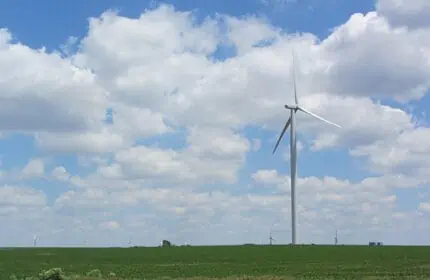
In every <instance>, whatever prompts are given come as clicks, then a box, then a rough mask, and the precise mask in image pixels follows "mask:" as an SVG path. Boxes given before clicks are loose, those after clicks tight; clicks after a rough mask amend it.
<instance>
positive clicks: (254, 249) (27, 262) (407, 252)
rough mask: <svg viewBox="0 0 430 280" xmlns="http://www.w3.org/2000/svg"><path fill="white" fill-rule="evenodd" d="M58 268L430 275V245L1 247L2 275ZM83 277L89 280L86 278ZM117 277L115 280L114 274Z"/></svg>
mask: <svg viewBox="0 0 430 280" xmlns="http://www.w3.org/2000/svg"><path fill="white" fill-rule="evenodd" d="M54 267H60V268H62V269H63V271H64V272H65V273H67V274H75V273H77V274H81V275H85V273H86V272H88V271H90V270H93V269H100V271H101V272H102V273H103V274H104V275H108V274H109V273H110V272H113V273H115V275H116V276H117V277H118V279H144V278H145V279H148V278H163V277H168V278H189V277H203V278H207V277H211V278H212V277H216V278H221V277H241V276H250V277H251V276H252V277H251V278H261V279H263V278H265V279H270V278H272V279H275V278H277V277H276V276H282V277H284V278H285V279H303V278H307V279H328V278H331V279H333V278H336V279H363V278H364V279H378V278H381V279H405V278H404V277H406V276H409V277H410V276H413V277H412V278H409V279H413V278H422V279H423V278H424V279H430V247H401V246H398V247H394V246H393V247H391V246H383V247H367V246H297V247H290V246H216V247H194V246H193V247H172V248H106V249H90V248H88V249H78V248H76V249H75V248H31V249H5V250H0V279H1V280H3V279H9V276H10V275H11V274H15V275H16V276H18V278H22V277H23V276H32V275H37V274H38V272H40V271H41V270H43V269H49V268H54ZM85 279H87V278H85ZM115 279H116V278H115Z"/></svg>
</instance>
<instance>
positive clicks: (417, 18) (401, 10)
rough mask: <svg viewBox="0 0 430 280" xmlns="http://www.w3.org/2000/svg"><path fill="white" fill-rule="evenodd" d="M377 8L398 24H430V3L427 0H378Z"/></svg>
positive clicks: (416, 25) (416, 26)
mask: <svg viewBox="0 0 430 280" xmlns="http://www.w3.org/2000/svg"><path fill="white" fill-rule="evenodd" d="M376 9H377V11H378V13H380V14H381V15H382V16H384V17H386V18H387V19H388V21H389V22H390V23H391V24H393V25H396V26H407V27H410V28H421V27H429V26H430V3H429V2H428V1H427V0H378V1H377V2H376Z"/></svg>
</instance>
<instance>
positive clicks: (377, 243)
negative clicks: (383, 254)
mask: <svg viewBox="0 0 430 280" xmlns="http://www.w3.org/2000/svg"><path fill="white" fill-rule="evenodd" d="M382 245H383V243H382V242H380V241H377V242H374V241H370V242H369V246H382Z"/></svg>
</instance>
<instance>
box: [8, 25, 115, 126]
mask: <svg viewBox="0 0 430 280" xmlns="http://www.w3.org/2000/svg"><path fill="white" fill-rule="evenodd" d="M11 39H12V36H11V35H10V34H9V32H8V31H7V30H6V29H1V32H0V76H1V77H2V78H1V81H0V92H1V94H0V98H1V99H2V102H1V105H0V117H1V118H0V119H1V121H0V129H1V130H3V131H23V132H29V131H30V132H36V131H43V132H72V131H73V132H81V131H85V130H87V129H89V128H92V127H97V126H99V125H100V124H101V121H102V120H103V119H104V118H105V108H106V107H107V99H106V95H105V90H103V89H102V88H101V87H100V86H98V85H97V84H96V83H95V76H94V74H92V73H91V72H89V71H88V70H87V69H82V68H78V67H76V66H75V65H73V63H72V62H71V61H70V60H69V59H64V58H61V56H60V55H59V54H57V53H47V52H46V51H45V50H44V49H39V50H34V49H31V48H29V47H27V46H25V45H23V44H21V43H12V42H11ZM90 93H91V94H90Z"/></svg>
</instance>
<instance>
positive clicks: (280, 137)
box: [272, 117, 291, 154]
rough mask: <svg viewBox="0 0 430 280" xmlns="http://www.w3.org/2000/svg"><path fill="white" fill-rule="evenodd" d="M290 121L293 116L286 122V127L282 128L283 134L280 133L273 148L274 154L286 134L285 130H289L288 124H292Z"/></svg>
mask: <svg viewBox="0 0 430 280" xmlns="http://www.w3.org/2000/svg"><path fill="white" fill-rule="evenodd" d="M290 122H291V117H290V118H288V120H287V122H286V123H285V126H284V129H282V132H281V135H279V138H278V141H277V142H276V145H275V148H274V149H273V152H272V154H274V153H275V151H276V149H277V148H278V146H279V143H280V142H281V139H282V137H283V136H284V134H285V131H286V130H287V128H288V126H289V125H290Z"/></svg>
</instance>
